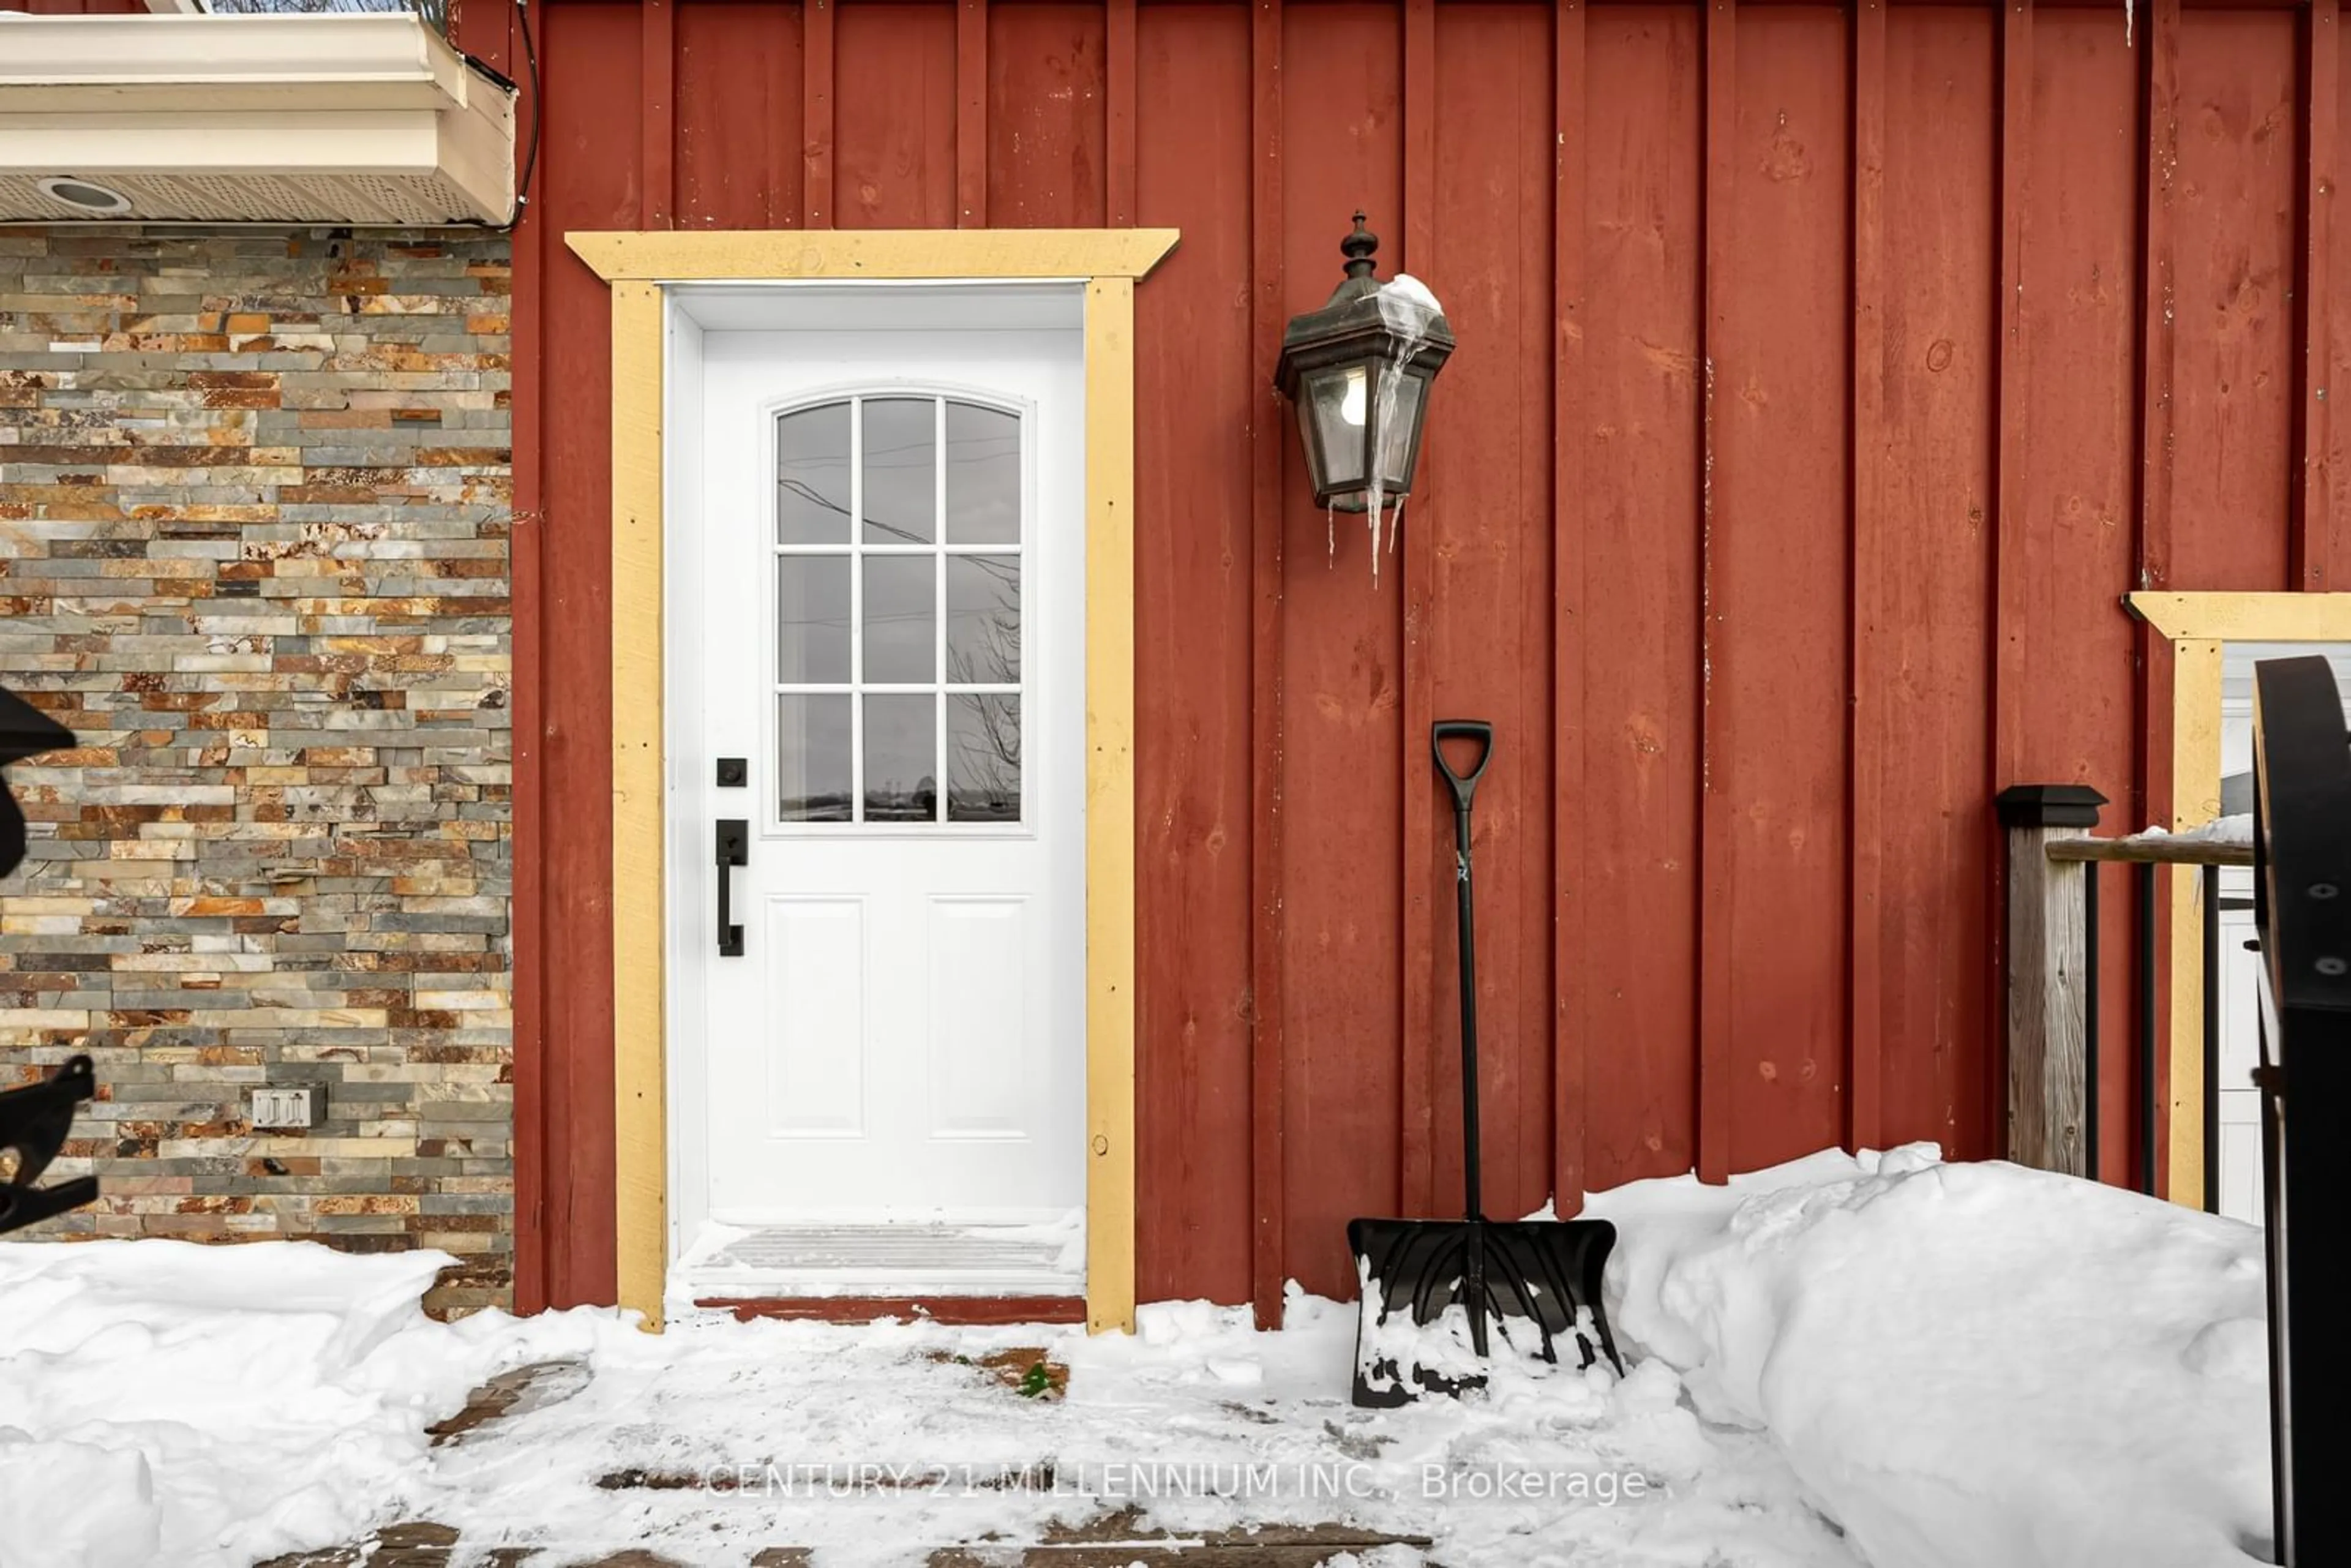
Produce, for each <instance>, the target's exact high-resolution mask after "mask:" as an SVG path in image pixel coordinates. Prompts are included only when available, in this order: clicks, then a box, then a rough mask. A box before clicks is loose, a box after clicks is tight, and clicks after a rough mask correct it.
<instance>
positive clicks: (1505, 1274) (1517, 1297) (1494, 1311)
mask: <svg viewBox="0 0 2351 1568" xmlns="http://www.w3.org/2000/svg"><path fill="white" fill-rule="evenodd" d="M1472 1232H1475V1233H1476V1236H1477V1246H1476V1248H1475V1249H1474V1251H1475V1252H1476V1253H1477V1254H1479V1260H1480V1261H1481V1262H1482V1273H1483V1275H1484V1282H1483V1285H1482V1288H1476V1289H1473V1288H1472V1287H1471V1285H1470V1283H1469V1277H1470V1274H1471V1272H1472V1253H1473V1248H1472V1245H1471V1235H1472ZM1615 1244H1616V1228H1615V1227H1614V1225H1611V1224H1610V1223H1608V1221H1606V1220H1604V1219H1569V1220H1534V1219H1530V1220H1516V1221H1510V1222H1506V1223H1499V1224H1498V1223H1496V1222H1494V1221H1491V1220H1464V1219H1358V1220H1355V1221H1353V1222H1352V1223H1351V1224H1349V1225H1348V1227H1347V1245H1348V1246H1349V1247H1350V1248H1352V1249H1353V1250H1354V1254H1355V1265H1356V1274H1357V1277H1358V1278H1359V1279H1361V1280H1363V1281H1364V1299H1363V1301H1362V1302H1361V1304H1360V1306H1359V1308H1358V1316H1357V1318H1356V1327H1355V1388H1354V1402H1355V1403H1356V1404H1357V1405H1358V1406H1367V1407H1385V1406H1397V1405H1402V1404H1405V1403H1406V1402H1407V1401H1409V1400H1412V1399H1416V1398H1418V1397H1419V1396H1421V1395H1423V1394H1445V1395H1458V1394H1459V1393H1461V1392H1462V1391H1463V1390H1464V1389H1468V1388H1476V1387H1479V1386H1482V1385H1484V1383H1485V1381H1486V1379H1485V1376H1484V1375H1482V1374H1479V1373H1476V1372H1469V1371H1465V1370H1463V1369H1460V1368H1458V1367H1445V1366H1433V1365H1426V1364H1401V1363H1403V1362H1405V1361H1409V1360H1410V1359H1411V1358H1410V1356H1409V1354H1408V1353H1407V1354H1404V1355H1398V1354H1394V1353H1392V1352H1390V1351H1389V1350H1387V1349H1385V1348H1384V1346H1383V1343H1382V1342H1383V1341H1384V1340H1392V1339H1393V1337H1394V1336H1393V1335H1388V1334H1383V1333H1380V1332H1379V1331H1380V1330H1381V1329H1383V1328H1384V1325H1387V1324H1389V1323H1392V1322H1405V1321H1409V1322H1411V1323H1412V1324H1414V1325H1416V1326H1426V1325H1427V1324H1429V1323H1432V1322H1437V1320H1438V1319H1439V1318H1441V1317H1443V1316H1444V1315H1445V1313H1446V1312H1447V1309H1448V1308H1450V1307H1452V1306H1454V1305H1455V1304H1456V1303H1457V1302H1458V1303H1459V1304H1460V1305H1461V1306H1462V1307H1463V1308H1464V1309H1465V1310H1468V1311H1470V1312H1479V1311H1480V1310H1482V1312H1483V1316H1484V1319H1485V1321H1486V1322H1488V1323H1489V1324H1490V1325H1493V1326H1494V1327H1495V1328H1497V1329H1498V1330H1499V1332H1501V1333H1503V1334H1504V1335H1505V1336H1507V1337H1509V1338H1510V1339H1511V1340H1512V1341H1513V1343H1516V1344H1519V1345H1523V1344H1525V1343H1527V1340H1526V1337H1525V1336H1526V1335H1527V1334H1528V1333H1530V1332H1531V1333H1533V1334H1534V1335H1535V1336H1536V1338H1537V1340H1538V1341H1539V1343H1541V1348H1542V1354H1543V1359H1545V1360H1546V1361H1557V1360H1559V1359H1561V1356H1560V1349H1561V1347H1562V1346H1563V1345H1564V1344H1565V1343H1566V1342H1567V1341H1568V1340H1570V1339H1571V1338H1572V1339H1573V1341H1574V1343H1575V1345H1576V1347H1577V1352H1578V1354H1579V1355H1580V1357H1581V1359H1580V1361H1579V1363H1578V1364H1579V1365H1582V1366H1590V1365H1591V1364H1593V1361H1595V1360H1597V1359H1598V1358H1599V1357H1600V1356H1603V1355H1604V1356H1606V1357H1607V1358H1608V1363H1609V1364H1610V1365H1611V1366H1614V1367H1615V1368H1616V1369H1617V1370H1618V1371H1620V1372H1621V1371H1623V1370H1624V1364H1623V1363H1622V1362H1621V1361H1619V1360H1618V1359H1617V1356H1616V1342H1615V1338H1614V1335H1613V1334H1611V1333H1609V1329H1608V1314H1607V1311H1606V1309H1605V1308H1604V1306H1603V1305H1602V1303H1601V1299H1600V1281H1601V1275H1602V1273H1603V1272H1604V1270H1606V1268H1607V1266H1608V1253H1609V1249H1611V1248H1613V1247H1614V1246H1615ZM1585 1313H1589V1314H1590V1315H1589V1317H1588V1318H1586V1317H1583V1314H1585Z"/></svg>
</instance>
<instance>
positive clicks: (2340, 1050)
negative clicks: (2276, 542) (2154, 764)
mask: <svg viewBox="0 0 2351 1568" xmlns="http://www.w3.org/2000/svg"><path fill="white" fill-rule="evenodd" d="M2253 685H2254V706H2253V756H2254V763H2253V768H2254V796H2255V810H2254V831H2253V925H2254V928H2255V930H2256V931H2258V932H2259V933H2260V939H2261V943H2262V987H2261V990H2262V1051H2261V1058H2262V1062H2261V1067H2260V1068H2259V1070H2258V1071H2257V1072H2256V1073H2255V1082H2256V1083H2257V1084H2258V1086H2259V1088H2260V1090H2261V1094H2262V1100H2261V1104H2262V1175H2263V1177H2264V1181H2265V1185H2266V1187H2267V1191H2266V1193H2265V1195H2264V1197H2263V1204H2264V1208H2265V1212H2266V1215H2267V1218H2268V1224H2269V1229H2268V1237H2267V1240H2268V1245H2269V1318H2270V1442H2271V1473H2272V1476H2273V1482H2272V1484H2273V1488H2274V1492H2273V1507H2274V1509H2275V1513H2276V1560H2277V1562H2279V1563H2283V1564H2286V1565H2287V1568H2301V1565H2303V1564H2316V1563H2329V1564H2332V1563H2342V1562H2344V1561H2346V1551H2351V1489H2346V1488H2345V1487H2344V1486H2343V1485H2342V1484H2341V1482H2340V1480H2339V1479H2335V1478H2333V1477H2330V1476H2326V1475H2325V1474H2323V1473H2322V1466H2323V1465H2324V1463H2325V1460H2324V1455H2325V1452H2326V1451H2327V1449H2326V1448H2325V1447H2324V1446H2323V1434H2324V1433H2325V1431H2326V1430H2328V1429H2329V1424H2330V1423H2331V1422H2332V1421H2333V1420H2334V1419H2335V1416H2334V1413H2333V1412H2332V1411H2331V1410H2329V1409H2328V1408H2327V1406H2328V1405H2330V1404H2332V1403H2334V1402H2335V1401H2336V1400H2339V1398H2340V1397H2341V1395H2342V1391H2343V1390H2344V1389H2346V1388H2351V1337H2346V1335H2344V1334H2343V1333H2342V1332H2341V1331H2340V1329H2339V1328H2337V1327H2336V1326H2335V1323H2334V1322H2332V1321H2331V1320H2332V1319H2333V1318H2334V1317H2335V1315H2336V1314H2337V1313H2339V1312H2340V1310H2341V1309H2340V1306H2339V1302H2340V1301H2341V1300H2342V1296H2341V1291H2342V1287H2343V1284H2344V1279H2343V1275H2344V1272H2345V1270H2344V1269H2343V1264H2342V1249H2341V1246H2340V1243H2339V1241H2338V1240H2337V1234H2338V1232H2337V1230H2336V1227H2337V1226H2339V1225H2340V1223H2341V1221H2340V1218H2337V1219H2335V1221H2333V1222H2328V1221H2326V1220H2325V1218H2324V1217H2325V1215H2326V1214H2327V1213H2329V1212H2331V1211H2332V1210H2333V1209H2334V1208H2335V1207H2337V1206H2339V1205H2340V1204H2341V1202H2342V1200H2343V1197H2344V1195H2345V1194H2346V1192H2351V1138H2346V1136H2345V1135H2344V1131H2343V1128H2344V1124H2345V1121H2346V1118H2351V736H2346V731H2345V727H2344V722H2343V709H2342V706H2341V702H2342V699H2341V696H2340V695H2339V694H2338V692H2337V690H2336V687H2335V677H2334V673H2333V671H2332V669H2331V668H2330V667H2329V665H2328V664H2327V661H2326V660H2325V658H2323V657H2307V658H2298V659H2269V660H2264V661H2262V663H2260V664H2256V665H2255V666H2254V669H2253ZM2297 1213H2300V1214H2304V1215H2305V1216H2308V1217H2310V1218H2311V1222H2312V1224H2311V1228H2310V1229H2309V1231H2308V1233H2307V1234H2302V1235H2297V1234H2296V1233H2295V1231H2294V1228H2293V1224H2292V1221H2293V1217H2294V1215H2295V1214H2297ZM2321 1226H2325V1228H2324V1229H2321V1228H2319V1227H2321ZM2298 1323H2299V1324H2303V1325H2306V1326H2307V1328H2308V1329H2309V1331H2310V1332H2308V1333H2305V1334H2304V1335H2302V1336H2301V1337H2299V1338H2297V1336H2296V1334H2295V1332H2294V1328H2295V1325H2296V1324H2298ZM2330 1483H2331V1484H2330Z"/></svg>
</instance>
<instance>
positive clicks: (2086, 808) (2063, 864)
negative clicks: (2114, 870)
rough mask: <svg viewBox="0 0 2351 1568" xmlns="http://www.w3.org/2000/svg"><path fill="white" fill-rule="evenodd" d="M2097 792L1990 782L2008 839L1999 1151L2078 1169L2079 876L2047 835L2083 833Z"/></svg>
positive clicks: (2071, 1172) (2083, 1045) (2082, 873)
mask: <svg viewBox="0 0 2351 1568" xmlns="http://www.w3.org/2000/svg"><path fill="white" fill-rule="evenodd" d="M2105 803H2106V798H2105V796H2104V795H2101V794H2099V793H2098V792H2097V791H2096V790H2095V789H2091V788H2090V787H2089V786H2087V785H2085V784H2016V785H2011V787H2009V788H2008V789H2003V790H2001V792H2000V799H1999V802H1998V804H1999V809H2000V824H2001V828H2002V829H2003V830H2005V832H2006V837H2007V840H2008V1009H2007V1012H2008V1157H2009V1158H2010V1159H2011V1160H2014V1161H2015V1162H2016V1163H2017V1164H2019V1165H2024V1166H2034V1167H2036V1168H2038V1169H2041V1170H2050V1171H2062V1172H2064V1174H2066V1175H2067V1176H2088V1175H2089V1174H2090V1171H2089V1168H2088V1162H2087V1161H2086V1159H2085V1157H2084V1152H2083V1138H2082V1118H2083V1113H2084V1106H2085V1098H2084V1087H2083V1085H2084V1082H2085V1075H2086V1068H2087V1061H2088V1041H2087V1033H2088V1031H2087V1028H2086V1026H2085V1022H2084V1009H2085V998H2086V997H2087V994H2088V991H2087V988H2088V987H2089V986H2090V985H2092V984H2093V983H2095V977H2094V976H2091V975H2088V974H2087V973H2085V968H2086V966H2085V962H2084V954H2083V925H2082V903H2083V890H2084V886H2085V882H2084V879H2085V878H2086V877H2087V876H2089V875H2091V874H2092V872H2091V869H2090V868H2089V867H2088V866H2086V865H2085V864H2083V863H2082V862H2078V861H2053V860H2051V859H2050V858H2049V842H2050V841H2051V840H2053V839H2073V838H2081V837H2083V836H2085V834H2086V833H2087V832H2088V831H2090V830H2091V829H2092V828H2095V827H2096V826H2097V825H2098V808H2099V807H2101V806H2103V805H2105Z"/></svg>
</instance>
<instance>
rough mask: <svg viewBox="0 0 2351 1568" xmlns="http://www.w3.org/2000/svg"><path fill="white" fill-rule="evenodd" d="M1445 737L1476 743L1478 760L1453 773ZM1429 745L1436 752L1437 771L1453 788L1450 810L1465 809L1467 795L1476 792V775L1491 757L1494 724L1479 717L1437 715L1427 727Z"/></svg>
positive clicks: (1479, 773)
mask: <svg viewBox="0 0 2351 1568" xmlns="http://www.w3.org/2000/svg"><path fill="white" fill-rule="evenodd" d="M1448 740H1474V741H1476V742H1477V743H1478V762H1477V765H1476V766H1475V767H1473V768H1470V769H1469V771H1468V772H1467V773H1459V772H1456V771H1455V770H1454V767H1453V764H1452V763H1451V762H1450V761H1449V760H1447V758H1446V755H1445V743H1446V742H1447V741H1448ZM1428 748H1429V750H1431V751H1432V752H1434V753H1436V754H1437V771H1438V772H1439V773H1442V774H1444V775H1445V781H1446V782H1447V784H1449V785H1451V786H1452V787H1453V809H1454V810H1457V811H1467V810H1468V809H1469V800H1470V797H1472V796H1474V795H1476V794H1477V793H1478V779H1479V776H1481V775H1482V774H1483V773H1484V772H1485V771H1486V764H1487V763H1489V762H1491V761H1492V760H1493V759H1494V727H1493V726H1492V725H1490V724H1488V723H1487V722H1486V721H1485V720H1484V719H1482V718H1440V719H1438V720H1437V722H1436V723H1435V724H1434V725H1432V726H1430V727H1429V734H1428Z"/></svg>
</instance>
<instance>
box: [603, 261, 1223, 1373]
mask: <svg viewBox="0 0 2351 1568" xmlns="http://www.w3.org/2000/svg"><path fill="white" fill-rule="evenodd" d="M564 238H565V243H566V244H568V245H569V246H570V247H571V249H572V251H573V252H574V253H575V254H576V255H578V256H580V259H581V260H582V261H585V262H586V263H587V264H588V265H589V266H590V267H592V268H594V269H595V271H596V272H597V274H598V275H599V276H601V277H604V278H605V279H607V280H608V281H610V282H611V285H612V547H611V555H612V587H611V605H612V624H611V633H612V916H611V918H612V1012H613V1018H612V1030H613V1047H612V1058H613V1061H612V1066H613V1085H614V1093H613V1128H612V1133H613V1174H614V1182H613V1187H614V1192H613V1201H614V1205H615V1214H614V1223H615V1241H616V1248H617V1256H618V1278H617V1289H618V1291H619V1299H620V1305H622V1307H625V1308H631V1309H633V1310H634V1311H636V1312H641V1313H643V1317H644V1323H645V1326H646V1327H647V1328H650V1329H658V1328H660V1327H661V1323H662V1291H663V1287H664V1283H665V1281H666V1279H667V1275H668V1266H669V1247H668V1233H669V1193H668V1172H669V1119H668V1118H669V1113H668V1105H667V1095H666V1092H665V1086H666V1084H667V1082H668V1076H667V1075H668V1040H667V1038H666V1020H667V1012H666V1007H665V996H666V975H665V973H664V932H665V929H666V920H667V904H668V899H667V883H666V882H665V880H664V865H663V857H662V842H663V822H662V816H663V806H664V788H663V781H664V768H665V758H664V756H663V745H664V742H663V737H664V728H663V712H662V691H663V668H662V665H663V643H662V634H663V627H662V594H663V587H662V541H663V494H664V474H663V455H664V447H663V440H664V431H663V424H664V407H665V405H666V399H667V395H668V392H667V388H666V386H665V385H664V367H665V364H666V360H667V355H666V342H665V317H664V296H663V290H664V287H665V286H668V285H674V284H693V283H710V282H739V281H747V280H761V281H764V280H770V279H827V280H832V281H845V280H854V279H859V278H869V279H871V278H884V279H900V280H936V281H951V280H956V281H960V280H975V281H995V280H1002V279H1020V278H1032V279H1033V278H1066V279H1071V280H1073V281H1076V282H1080V283H1082V284H1083V285H1084V287H1085V357H1086V362H1085V386H1086V408H1085V454H1086V486H1085V495H1086V503H1085V506H1086V653H1085V663H1086V732H1085V751H1086V982H1085V983H1086V1139H1087V1160H1086V1173H1087V1177H1086V1321H1087V1323H1088V1325H1089V1326H1090V1327H1091V1328H1092V1329H1094V1330H1095V1331H1097V1332H1099V1331H1102V1330H1104V1329H1113V1328H1128V1329H1131V1328H1132V1327H1133V1326H1134V1153H1135V1151H1134V285H1135V282H1136V280H1138V279H1139V278H1141V277H1144V275H1146V274H1147V273H1149V272H1150V270H1151V269H1152V268H1153V267H1155V266H1156V265H1158V263H1159V261H1160V260H1161V259H1162V258H1164V257H1165V256H1166V255H1167V254H1168V252H1170V251H1171V250H1173V249H1174V248H1175V243H1176V239H1177V235H1176V231H1175V230H1174V229H1029V230H1020V229H992V230H990V229H961V230H942V231H932V230H904V231H864V232H860V233H851V232H847V231H841V232H834V233H825V234H816V233H810V232H808V231H795V232H766V231H746V232H734V233H723V234H712V233H702V234H674V233H669V232H665V231H657V232H653V233H646V234H622V233H611V232H591V233H574V234H569V235H565V236H564Z"/></svg>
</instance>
